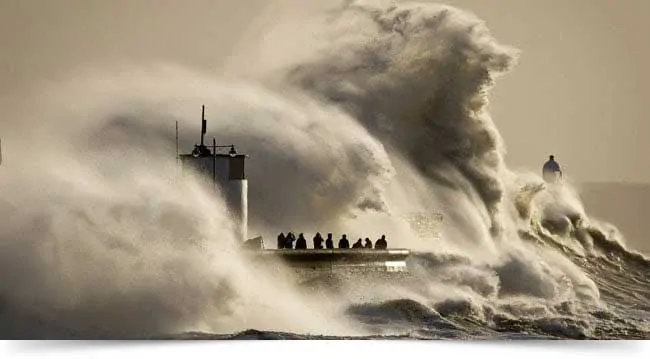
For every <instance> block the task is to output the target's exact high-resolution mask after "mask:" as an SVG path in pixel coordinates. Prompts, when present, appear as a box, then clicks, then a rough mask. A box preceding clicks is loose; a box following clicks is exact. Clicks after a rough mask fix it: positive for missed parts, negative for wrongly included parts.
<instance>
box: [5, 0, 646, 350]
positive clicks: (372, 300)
mask: <svg viewBox="0 0 650 359" xmlns="http://www.w3.org/2000/svg"><path fill="white" fill-rule="evenodd" d="M319 19H320V20H322V23H321V24H322V27H323V31H324V33H323V34H325V35H324V36H325V40H322V38H321V40H315V39H313V40H312V41H313V43H312V45H313V47H312V48H313V49H315V50H312V51H309V52H305V53H304V54H303V53H300V54H296V53H289V52H287V51H285V50H281V47H279V46H274V44H273V43H271V44H265V45H266V46H265V47H264V48H266V49H272V51H276V52H281V55H282V56H276V57H275V58H283V59H287V60H286V61H283V63H282V66H276V67H274V68H273V72H272V73H270V74H264V76H260V78H259V79H254V80H248V81H244V80H230V81H226V80H220V79H215V78H214V77H213V76H212V75H209V74H202V73H197V72H193V71H190V70H187V69H182V68H179V67H175V66H152V67H148V68H146V69H144V70H143V69H135V68H126V69H122V70H107V71H105V72H100V71H97V72H86V73H76V74H75V76H74V77H73V79H72V80H70V81H68V82H65V83H57V84H54V85H52V86H51V87H44V90H43V91H42V92H39V93H38V100H39V101H38V102H30V107H29V108H27V107H26V108H25V109H24V112H23V113H20V114H19V116H17V117H19V118H21V122H20V123H12V124H11V127H8V126H6V124H3V126H4V127H5V128H7V131H8V133H9V135H8V136H6V137H3V140H4V141H3V145H4V146H5V148H4V162H3V164H2V167H1V168H0V170H1V171H2V177H1V178H0V192H1V196H2V201H1V202H0V213H2V216H3V218H6V219H7V220H6V221H5V223H3V225H2V227H1V228H0V240H1V245H2V252H1V253H2V257H1V258H0V263H1V264H0V266H1V268H0V269H1V273H2V274H0V275H2V278H1V279H2V281H1V282H2V284H0V291H1V293H3V294H2V295H3V303H4V304H3V305H4V307H6V308H12V310H5V311H4V312H3V313H2V315H4V316H5V318H4V319H3V321H2V322H3V323H13V322H24V321H27V322H29V318H31V317H36V318H39V319H38V320H34V321H33V322H39V321H40V322H42V321H43V320H42V318H46V322H47V323H48V324H47V325H48V326H47V327H46V328H36V329H34V328H33V327H32V328H28V329H25V331H26V332H27V333H31V334H32V335H36V336H42V335H53V334H52V333H53V332H58V333H60V332H61V331H62V329H61V328H63V330H64V331H66V330H71V331H73V332H75V333H76V332H79V333H81V334H80V335H82V336H107V337H120V336H126V337H129V336H142V335H151V334H156V333H173V332H180V331H186V330H188V331H189V330H203V331H208V332H221V333H228V332H232V331H236V330H243V329H247V328H256V329H262V330H286V331H292V332H301V333H304V332H308V333H309V332H311V333H317V334H324V333H333V334H335V335H352V334H354V333H358V332H364V331H365V330H367V328H365V327H364V328H360V327H359V326H358V325H357V324H358V322H355V321H351V319H350V317H349V315H350V313H352V314H353V317H354V316H359V315H361V316H363V315H368V313H376V312H377V309H376V308H377V306H378V308H379V311H382V310H385V309H386V308H388V309H390V310H389V312H390V313H392V314H390V315H392V316H394V315H397V316H400V315H402V314H403V315H405V316H406V317H407V318H410V317H413V315H414V314H413V313H416V314H415V315H416V316H420V317H421V315H420V314H421V313H425V315H424V317H426V318H430V319H431V320H433V321H435V322H436V323H443V324H444V325H451V326H452V327H453V325H452V324H448V323H447V322H446V321H445V320H443V319H441V315H442V316H445V317H448V316H454V315H457V316H466V317H467V316H469V317H475V318H479V319H480V320H482V321H484V322H489V321H508V320H514V319H517V318H534V319H535V320H540V318H542V319H544V318H546V319H544V320H549V319H548V318H558V317H562V316H567V315H568V316H574V317H575V316H580V315H586V314H585V313H586V312H588V311H590V310H592V307H594V306H602V305H603V303H601V301H600V292H599V290H598V287H597V286H596V284H595V283H594V281H593V280H592V279H590V277H589V276H588V273H587V271H586V270H585V269H584V268H581V267H580V266H579V265H578V264H576V261H575V258H579V257H582V258H584V257H589V256H601V257H602V256H605V257H607V256H608V255H609V254H610V253H612V251H614V252H616V253H617V254H618V255H626V256H628V257H630V256H631V257H634V256H635V255H634V254H630V252H629V251H628V250H627V249H625V247H624V244H623V242H622V241H617V240H616V239H612V238H611V235H608V234H607V233H605V232H604V231H603V230H602V229H600V227H599V224H598V223H595V222H593V221H589V219H588V217H587V216H586V215H585V213H584V209H583V208H582V207H581V205H580V201H579V199H578V197H577V194H576V193H575V192H573V191H572V190H571V187H570V184H569V183H566V184H562V185H559V186H550V187H549V186H548V185H547V184H545V183H544V182H543V181H541V180H540V179H539V178H538V177H537V176H535V175H531V174H525V173H514V172H512V171H510V170H509V169H508V168H507V166H506V165H505V162H504V159H503V158H504V153H505V148H504V145H503V143H502V140H501V138H500V135H499V132H498V131H497V129H496V126H495V125H494V123H493V121H492V119H491V118H490V116H489V113H488V105H489V102H488V91H489V89H490V87H491V86H493V84H494V81H495V79H496V77H498V76H499V75H501V74H504V73H506V72H507V71H509V70H510V69H511V67H512V66H513V65H514V64H515V62H516V54H517V53H516V51H515V50H514V49H511V48H509V47H505V46H502V45H500V44H498V43H497V42H496V41H495V40H494V39H493V38H492V37H491V36H490V34H489V32H488V30H487V29H486V27H485V26H484V24H483V23H482V22H481V21H480V20H479V19H477V18H475V17H473V16H471V15H469V14H467V13H465V12H462V11H460V10H458V9H454V8H451V7H448V6H441V5H420V4H409V5H399V6H389V7H382V6H379V5H369V4H359V3H354V2H351V3H348V4H347V5H346V6H345V7H344V8H343V9H340V10H337V11H336V13H335V14H334V15H332V14H328V15H327V16H326V17H325V18H319ZM309 20H310V22H312V23H313V20H314V19H309ZM316 20H318V19H316ZM325 29H326V30H325ZM282 40H283V41H287V39H286V38H285V39H282ZM259 58H267V57H266V56H260V57H259ZM34 103H36V105H34ZM203 104H205V105H206V109H207V119H208V129H209V132H210V133H209V134H208V135H211V134H213V135H214V136H215V137H216V139H217V141H218V142H219V143H224V142H227V143H236V144H237V146H238V148H239V149H240V150H241V151H243V152H246V153H247V154H249V155H250V159H249V162H248V163H249V165H248V167H247V172H248V177H249V183H250V187H249V188H250V189H249V205H250V207H249V230H248V233H249V237H252V236H254V235H257V234H260V235H263V236H264V237H265V238H266V239H267V243H268V241H269V240H270V241H271V242H272V239H273V238H274V235H275V234H276V233H278V232H282V231H284V232H286V231H288V230H291V231H294V232H305V233H306V234H309V233H315V232H316V231H320V232H321V233H323V232H334V233H347V234H348V235H349V237H351V238H356V237H357V236H359V237H366V236H370V237H377V236H379V235H381V234H383V233H386V234H387V235H388V238H390V242H389V243H390V245H391V246H403V247H409V248H412V249H414V250H416V251H418V252H419V254H418V256H416V259H415V263H414V265H415V272H416V274H417V275H416V279H415V280H414V281H412V282H405V283H403V284H402V285H400V286H390V287H381V286H377V287H376V288H367V289H368V291H367V292H366V293H364V294H363V295H364V297H363V301H364V302H363V303H358V302H356V301H357V299H358V297H355V298H352V297H351V296H349V295H348V296H347V297H346V295H345V294H344V295H343V297H341V298H328V299H327V300H323V298H325V297H319V298H313V297H310V296H309V295H307V294H304V293H302V292H300V291H299V290H298V289H297V288H295V287H293V285H291V284H290V283H287V282H286V281H285V280H284V278H286V275H285V273H283V272H282V271H281V269H278V271H279V272H277V273H276V272H273V273H270V272H258V271H257V270H256V269H255V268H251V266H249V265H248V263H247V262H246V260H245V259H243V258H241V257H239V255H238V254H237V251H236V250H235V247H236V246H237V245H238V243H236V241H235V240H234V236H233V232H232V228H231V227H232V223H230V222H229V221H228V219H227V218H226V217H225V216H224V215H223V213H225V211H224V210H223V201H222V199H221V198H220V196H218V195H216V196H215V195H213V194H211V193H208V192H206V190H205V189H204V188H202V187H201V186H200V185H199V184H198V182H197V181H194V180H192V179H191V178H190V179H189V180H187V181H182V182H180V181H179V179H178V176H177V169H176V167H175V162H174V152H175V143H174V123H175V121H179V122H180V125H181V126H180V127H181V148H186V149H189V148H191V145H192V142H193V141H194V140H195V139H196V137H197V136H198V133H199V126H198V125H199V123H200V121H198V118H199V117H197V110H198V111H200V108H201V105H203ZM36 124H38V126H36ZM24 143H37V144H46V146H45V147H44V149H45V151H28V152H26V153H25V151H22V149H23V146H22V145H23V144H24ZM17 153H20V156H17V155H12V154H17ZM430 212H440V213H442V214H443V215H444V221H445V222H444V223H445V225H444V227H443V228H442V233H441V234H440V236H439V238H438V239H437V240H429V241H427V240H422V239H421V238H418V236H417V234H416V233H415V231H413V230H412V228H411V227H410V226H409V225H408V223H407V221H406V220H405V219H404V218H405V217H406V216H408V215H409V214H411V213H430ZM634 258H637V260H638V262H639V263H642V264H643V265H646V264H647V262H646V260H645V259H644V258H642V256H641V257H634ZM644 263H645V264H644ZM348 294H349V293H348ZM377 303H380V304H377ZM381 303H388V304H386V305H387V306H388V307H385V306H384V307H382V304H381ZM382 308H383V309H382ZM399 308H405V309H404V312H403V313H402V314H399V313H398V314H395V311H396V310H397V311H398V312H399V310H400V309H399ZM12 313H20V315H19V317H18V319H16V318H15V316H16V314H12ZM417 313H420V314H417ZM12 316H14V317H12ZM544 323H546V322H544ZM441 325H442V324H441ZM545 325H546V324H545ZM9 327H11V325H9V326H8V327H7V326H3V330H4V332H5V333H8V334H7V335H19V336H20V335H25V334H24V332H18V333H15V332H12V331H11V330H14V331H15V330H17V329H15V328H14V329H11V328H9ZM586 327H588V326H586ZM52 328H55V329H52ZM571 328H574V329H575V328H577V329H576V330H578V331H579V332H580V333H582V331H583V330H586V329H584V328H583V326H582V325H581V324H579V323H578V324H576V325H575V326H572V327H571ZM587 329H588V328H587ZM35 330H40V331H41V332H38V334H34V332H35ZM373 330H374V329H373ZM390 330H393V331H394V330H395V328H391V329H390ZM43 333H45V334H43ZM384 333H385V331H384Z"/></svg>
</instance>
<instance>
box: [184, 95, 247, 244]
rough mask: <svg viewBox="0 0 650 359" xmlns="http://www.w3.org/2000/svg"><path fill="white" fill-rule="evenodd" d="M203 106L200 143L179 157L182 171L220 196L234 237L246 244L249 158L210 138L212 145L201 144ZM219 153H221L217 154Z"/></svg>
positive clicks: (203, 129) (203, 128) (204, 121)
mask: <svg viewBox="0 0 650 359" xmlns="http://www.w3.org/2000/svg"><path fill="white" fill-rule="evenodd" d="M206 127H207V126H206V120H205V106H202V110H201V144H199V145H194V150H193V151H192V153H190V154H181V155H178V153H177V156H178V159H179V160H180V164H181V170H182V171H184V170H185V169H193V170H194V171H196V172H197V173H198V174H199V175H202V178H203V179H204V180H205V181H206V183H207V184H208V185H209V186H211V187H212V188H213V189H214V191H215V192H220V193H221V194H223V196H224V198H225V200H226V204H227V208H228V211H229V215H230V217H231V218H232V220H233V222H234V223H235V224H236V226H237V233H236V234H237V236H238V237H239V238H240V240H241V241H242V242H244V241H246V236H247V229H248V181H247V179H246V172H245V166H244V165H245V161H246V158H247V157H248V155H245V154H239V153H237V150H236V149H235V145H232V144H230V145H220V146H217V142H216V139H214V138H213V140H212V146H206V145H205V144H204V137H205V133H206ZM176 131H177V135H176V144H177V148H176V151H177V152H178V126H177V128H176ZM220 151H223V152H222V153H220Z"/></svg>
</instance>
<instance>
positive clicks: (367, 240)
mask: <svg viewBox="0 0 650 359" xmlns="http://www.w3.org/2000/svg"><path fill="white" fill-rule="evenodd" d="M364 247H365V248H370V249H372V241H371V240H370V238H368V237H366V244H365V245H364Z"/></svg>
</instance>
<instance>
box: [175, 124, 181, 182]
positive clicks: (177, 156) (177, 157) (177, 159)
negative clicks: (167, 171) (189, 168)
mask: <svg viewBox="0 0 650 359" xmlns="http://www.w3.org/2000/svg"><path fill="white" fill-rule="evenodd" d="M179 159H180V157H179V155H178V121H176V172H177V174H178V167H179V166H178V162H179Z"/></svg>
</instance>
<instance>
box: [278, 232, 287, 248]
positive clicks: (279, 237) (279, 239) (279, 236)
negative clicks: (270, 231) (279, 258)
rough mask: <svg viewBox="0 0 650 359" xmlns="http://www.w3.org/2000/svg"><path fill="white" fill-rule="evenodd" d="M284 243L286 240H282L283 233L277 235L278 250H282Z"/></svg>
mask: <svg viewBox="0 0 650 359" xmlns="http://www.w3.org/2000/svg"><path fill="white" fill-rule="evenodd" d="M285 241H286V238H284V233H280V235H278V249H282V248H284V242H285Z"/></svg>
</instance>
